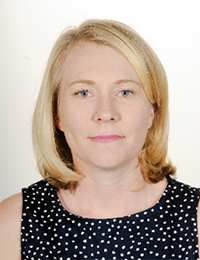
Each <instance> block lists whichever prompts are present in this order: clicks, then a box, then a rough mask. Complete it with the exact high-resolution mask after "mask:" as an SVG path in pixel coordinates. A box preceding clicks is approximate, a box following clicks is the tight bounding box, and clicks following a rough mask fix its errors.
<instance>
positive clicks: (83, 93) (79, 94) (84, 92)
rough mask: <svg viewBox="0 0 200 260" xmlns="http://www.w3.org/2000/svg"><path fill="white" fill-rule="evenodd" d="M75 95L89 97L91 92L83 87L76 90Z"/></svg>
mask: <svg viewBox="0 0 200 260" xmlns="http://www.w3.org/2000/svg"><path fill="white" fill-rule="evenodd" d="M73 95H74V96H79V97H82V98H86V97H89V96H90V95H91V94H90V93H89V91H88V90H86V89H83V90H80V91H76V92H75V93H74V94H73Z"/></svg>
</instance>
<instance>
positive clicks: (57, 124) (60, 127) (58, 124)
mask: <svg viewBox="0 0 200 260" xmlns="http://www.w3.org/2000/svg"><path fill="white" fill-rule="evenodd" d="M56 126H57V128H58V129H59V130H60V131H62V132H63V128H62V124H61V122H60V119H57V122H56Z"/></svg>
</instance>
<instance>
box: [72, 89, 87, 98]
mask: <svg viewBox="0 0 200 260" xmlns="http://www.w3.org/2000/svg"><path fill="white" fill-rule="evenodd" d="M81 92H87V93H89V90H88V89H82V90H79V91H76V92H74V93H73V94H72V95H73V96H78V95H80V93H81ZM81 97H83V98H84V96H81Z"/></svg>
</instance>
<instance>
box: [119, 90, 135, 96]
mask: <svg viewBox="0 0 200 260" xmlns="http://www.w3.org/2000/svg"><path fill="white" fill-rule="evenodd" d="M122 92H129V95H128V96H124V97H129V96H130V94H134V93H135V92H134V91H133V90H130V89H123V90H121V91H120V92H119V93H122Z"/></svg>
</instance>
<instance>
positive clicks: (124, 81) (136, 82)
mask: <svg viewBox="0 0 200 260" xmlns="http://www.w3.org/2000/svg"><path fill="white" fill-rule="evenodd" d="M123 83H133V84H136V85H140V86H141V83H140V82H138V81H136V80H133V79H119V80H117V81H116V82H115V84H117V85H120V84H123Z"/></svg>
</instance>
